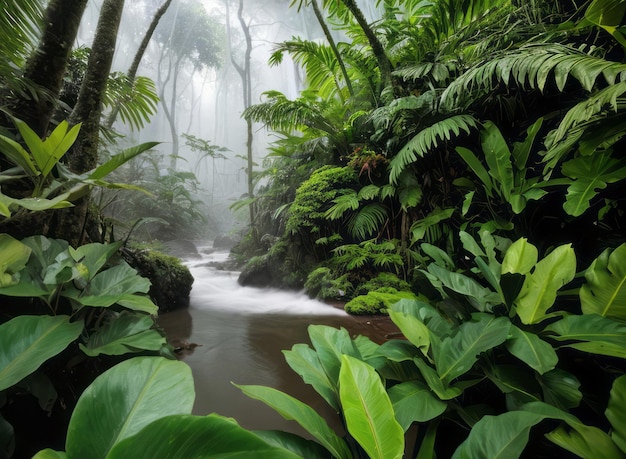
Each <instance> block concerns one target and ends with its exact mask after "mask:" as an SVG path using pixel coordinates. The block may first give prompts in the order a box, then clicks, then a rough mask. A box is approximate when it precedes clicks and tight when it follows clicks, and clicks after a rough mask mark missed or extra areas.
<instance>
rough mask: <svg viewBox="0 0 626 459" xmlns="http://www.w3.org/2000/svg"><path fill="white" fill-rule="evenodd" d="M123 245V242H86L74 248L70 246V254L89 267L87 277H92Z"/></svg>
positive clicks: (75, 259)
mask: <svg viewBox="0 0 626 459" xmlns="http://www.w3.org/2000/svg"><path fill="white" fill-rule="evenodd" d="M121 246H122V242H121V241H120V242H114V243H111V244H100V243H97V242H94V243H91V244H84V245H81V246H80V247H78V248H77V249H74V248H73V247H68V249H69V252H70V255H71V256H72V258H73V259H74V261H76V262H77V263H82V264H83V265H84V266H85V268H87V276H85V277H86V279H87V280H89V279H92V278H93V277H94V276H95V275H96V274H97V273H98V272H99V271H100V269H102V267H103V266H104V265H105V264H106V262H107V261H108V260H109V259H110V258H111V257H112V256H113V254H114V253H115V252H117V250H118V249H119V248H120V247H121Z"/></svg>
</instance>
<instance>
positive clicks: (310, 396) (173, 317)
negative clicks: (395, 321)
mask: <svg viewBox="0 0 626 459" xmlns="http://www.w3.org/2000/svg"><path fill="white" fill-rule="evenodd" d="M199 251H200V253H202V254H203V255H202V256H203V258H202V260H192V261H188V262H187V263H186V264H187V265H188V266H189V268H190V270H191V273H192V274H193V276H194V279H195V281H194V284H193V289H192V292H191V296H190V306H189V308H188V309H182V310H178V311H174V312H171V313H167V314H163V315H162V317H161V318H160V320H159V322H160V324H161V326H162V327H163V328H164V329H165V330H166V332H167V333H168V336H169V337H170V340H171V341H173V342H175V343H176V342H180V341H182V342H184V343H185V342H186V343H191V344H192V346H193V345H196V344H197V345H198V346H197V347H195V348H193V350H191V351H186V352H185V353H184V354H183V356H182V358H183V360H184V361H185V362H186V363H187V364H189V366H190V367H191V369H192V371H193V375H194V380H195V386H196V403H195V407H194V413H195V414H199V415H203V414H209V413H218V414H221V415H223V416H229V417H233V418H235V419H236V420H237V421H238V422H239V423H240V424H241V425H242V426H243V427H246V428H248V429H264V430H266V429H281V430H286V431H290V432H295V433H298V434H303V431H302V430H301V429H300V427H299V426H298V425H297V424H296V423H295V422H293V421H286V420H284V419H283V418H282V417H281V416H280V415H278V414H277V413H275V412H274V411H273V410H272V409H270V408H268V407H266V406H265V405H264V404H262V403H261V402H259V401H256V400H252V399H250V398H248V397H246V396H245V395H243V394H242V393H241V392H240V391H239V389H237V388H236V387H234V386H233V385H232V384H231V383H236V384H255V385H264V386H271V387H274V388H277V389H280V390H282V391H284V392H287V393H289V394H290V395H293V396H294V397H296V398H298V399H300V400H302V401H304V402H306V403H307V404H309V405H311V406H313V407H314V408H315V409H316V410H317V411H318V413H320V414H322V415H323V416H324V417H325V418H326V419H327V420H328V421H329V423H330V424H331V425H332V426H333V427H335V428H336V429H340V424H339V421H338V418H337V415H336V413H334V412H333V410H332V409H331V408H330V407H329V406H328V405H327V404H326V403H325V402H324V401H323V400H322V399H321V397H319V396H318V394H317V393H316V392H315V391H314V390H313V389H312V388H311V387H310V386H308V385H306V384H304V383H303V382H302V379H301V378H300V377H299V376H298V375H297V374H296V373H295V372H293V371H292V370H291V368H289V366H288V365H287V363H286V362H285V359H284V356H283V354H282V352H281V351H282V350H285V349H290V348H291V347H292V346H293V345H294V344H296V343H309V340H308V334H307V327H308V326H309V325H310V324H323V325H330V326H334V327H345V328H347V329H348V330H349V331H350V333H351V334H353V335H357V334H362V335H366V336H370V337H371V338H372V339H374V340H375V341H377V342H381V341H382V340H384V339H385V338H384V336H385V331H386V329H387V328H388V321H386V320H385V319H382V318H380V317H370V318H359V319H357V318H354V317H352V316H349V315H348V314H346V313H345V312H344V311H343V310H342V309H338V308H336V307H333V306H331V305H328V304H325V303H321V302H319V301H316V300H312V299H310V298H308V297H307V296H306V295H304V294H302V293H297V292H286V291H279V290H274V289H260V288H252V287H241V286H240V285H238V284H237V277H238V275H239V273H238V272H232V271H222V270H218V269H216V268H215V267H213V266H212V262H219V261H223V260H225V259H226V258H227V256H228V253H226V252H212V253H210V252H211V251H210V250H208V249H207V248H203V247H199Z"/></svg>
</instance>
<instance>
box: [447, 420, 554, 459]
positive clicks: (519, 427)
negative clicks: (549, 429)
mask: <svg viewBox="0 0 626 459" xmlns="http://www.w3.org/2000/svg"><path fill="white" fill-rule="evenodd" d="M542 420H543V416H541V415H539V414H535V413H530V412H526V411H509V412H506V413H503V414H501V415H499V416H483V418H482V419H481V420H480V421H478V422H477V423H476V424H474V427H473V428H472V430H471V431H470V434H469V436H468V437H467V439H466V440H465V441H464V442H463V443H461V444H460V445H459V447H458V448H457V449H456V451H455V452H454V455H453V456H452V459H509V458H513V457H520V455H521V454H522V452H523V451H524V448H525V447H526V444H527V443H528V436H529V434H530V429H531V427H533V426H534V425H536V424H538V423H539V422H540V421H542Z"/></svg>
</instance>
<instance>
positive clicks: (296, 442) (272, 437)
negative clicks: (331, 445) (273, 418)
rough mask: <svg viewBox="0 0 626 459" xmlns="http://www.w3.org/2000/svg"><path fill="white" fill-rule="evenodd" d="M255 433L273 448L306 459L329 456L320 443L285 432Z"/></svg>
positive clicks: (262, 431) (261, 431)
mask: <svg viewBox="0 0 626 459" xmlns="http://www.w3.org/2000/svg"><path fill="white" fill-rule="evenodd" d="M253 433H254V434H255V435H256V436H257V437H260V438H261V439H262V440H263V441H265V442H266V443H268V444H269V445H272V446H277V447H279V448H283V449H287V450H289V451H291V452H293V453H295V454H297V455H298V457H299V458H304V459H318V458H320V457H325V456H328V451H326V448H324V447H323V446H322V445H320V444H319V443H317V442H315V441H313V440H309V439H306V438H303V437H301V436H299V435H296V434H293V433H291V432H285V431H283V430H254V431H253Z"/></svg>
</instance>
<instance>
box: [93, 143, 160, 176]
mask: <svg viewBox="0 0 626 459" xmlns="http://www.w3.org/2000/svg"><path fill="white" fill-rule="evenodd" d="M159 143H160V142H146V143H142V144H140V145H136V146H134V147H130V148H127V149H126V150H124V151H122V152H121V153H118V154H117V155H115V156H113V157H112V158H111V159H109V160H108V161H107V162H105V163H104V164H102V165H100V166H98V167H97V168H96V169H95V170H94V171H93V172H91V173H90V174H89V175H88V176H87V178H88V179H91V180H97V179H101V178H104V177H106V176H107V175H108V174H110V173H111V172H113V171H114V170H115V169H117V168H118V167H120V166H121V165H122V164H124V163H126V162H128V161H130V160H131V159H133V158H134V157H135V156H137V155H139V154H141V153H143V152H144V151H146V150H150V149H151V148H154V147H155V146H157V145H158V144H159Z"/></svg>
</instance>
